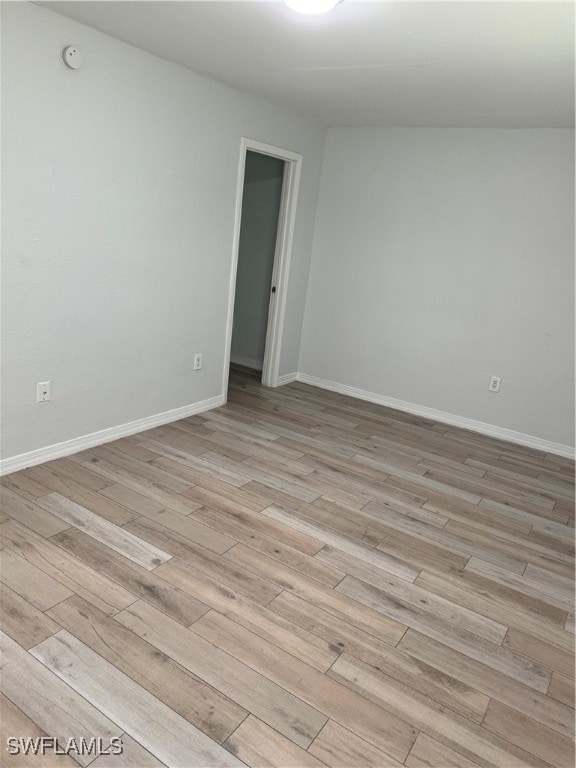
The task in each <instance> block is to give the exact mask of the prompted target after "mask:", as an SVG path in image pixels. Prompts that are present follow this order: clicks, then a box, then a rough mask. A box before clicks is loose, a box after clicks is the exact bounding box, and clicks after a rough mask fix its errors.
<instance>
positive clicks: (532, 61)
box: [40, 0, 574, 128]
mask: <svg viewBox="0 0 576 768" xmlns="http://www.w3.org/2000/svg"><path fill="white" fill-rule="evenodd" d="M40 4H41V5H44V6H47V7H49V8H51V9H52V10H55V11H57V12H58V13H61V14H63V15H65V16H69V17H71V18H73V19H77V20H78V21H81V22H83V23H85V24H88V25H89V26H92V27H95V28H96V29H99V30H101V31H102V32H106V33H107V34H109V35H113V36H114V37H117V38H118V39H120V40H124V41H125V42H128V43H131V44H132V45H135V46H138V47H139V48H143V49H144V50H147V51H150V52H152V53H155V54H157V55H158V56H162V57H163V58H165V59H169V60H170V61H174V62H177V63H179V64H182V65H183V66H185V67H188V68H190V69H192V70H194V71H195V72H198V73H200V74H203V75H206V76H208V77H211V78H213V79H214V80H218V81H220V82H222V83H226V84H227V85H230V86H233V87H234V88H239V89H241V90H243V91H247V92H248V93H251V94H254V95H256V96H259V97H261V98H264V99H266V100H267V101H269V102H272V103H274V104H277V105H279V106H281V107H284V108H287V109H289V110H292V111H293V112H297V113H298V114H300V115H303V116H307V117H310V118H312V119H313V120H315V121H317V122H319V123H321V124H323V125H339V126H403V127H406V126H424V127H434V126H436V127H444V126H453V127H501V128H540V127H553V128H560V127H572V126H573V125H574V4H573V3H571V2H554V1H553V2H550V1H548V2H514V1H511V0H508V1H506V0H500V1H499V2H488V1H486V0H476V1H475V2H474V1H473V2H466V1H465V0H457V1H452V2H436V1H435V0H432V1H430V0H429V1H425V2H418V1H415V2H411V1H409V0H403V1H400V2H398V1H396V2H384V1H383V0H376V1H374V0H373V1H372V2H365V1H364V0H344V1H343V2H342V3H341V4H340V5H338V6H337V7H336V8H335V9H334V10H333V11H331V12H330V13H328V14H326V15H323V16H303V15H301V14H297V13H295V12H294V11H291V10H290V9H289V8H287V7H286V6H285V5H284V4H283V3H282V2H281V0H264V1H262V0H252V1H251V2H244V1H243V0H235V1H234V2H226V1H222V0H212V1H204V2H190V1H187V0H178V1H176V2H172V1H171V0H161V2H154V1H147V2H138V1H137V0H136V1H131V2H118V1H116V2H91V0H81V1H80V2H76V1H75V0H71V1H70V0H67V1H66V2H45V3H40Z"/></svg>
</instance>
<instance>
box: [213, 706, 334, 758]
mask: <svg viewBox="0 0 576 768" xmlns="http://www.w3.org/2000/svg"><path fill="white" fill-rule="evenodd" d="M223 746H224V747H226V749H227V750H229V751H230V752H231V753H232V754H233V755H236V757H238V758H239V759H240V760H242V762H244V763H246V765H254V766H255V765H258V766H262V768H264V767H265V768H287V766H298V768H322V767H323V766H324V765H325V763H322V762H320V760H317V759H316V758H315V757H314V756H313V754H311V752H312V750H311V751H310V752H307V751H306V750H304V749H302V748H301V747H298V746H297V745H296V744H294V742H292V741H290V740H289V739H287V738H286V737H285V736H282V734H280V733H278V731H275V730H274V729H273V728H270V726H269V725H266V723H263V722H262V721H261V720H258V719H257V718H256V717H254V716H253V715H250V716H249V717H247V718H246V720H244V722H243V723H242V724H241V725H240V726H239V727H238V728H237V729H236V730H235V731H234V733H233V734H232V735H231V736H230V737H229V738H228V739H227V740H226V741H225V742H224V745H223Z"/></svg>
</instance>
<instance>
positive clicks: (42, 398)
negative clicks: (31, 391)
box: [36, 381, 50, 403]
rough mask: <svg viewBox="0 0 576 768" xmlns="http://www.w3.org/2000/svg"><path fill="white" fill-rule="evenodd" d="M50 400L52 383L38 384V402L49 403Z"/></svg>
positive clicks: (40, 382) (41, 382) (43, 382)
mask: <svg viewBox="0 0 576 768" xmlns="http://www.w3.org/2000/svg"><path fill="white" fill-rule="evenodd" d="M48 400H50V382H49V381H39V382H38V384H36V402H37V403H47V402H48Z"/></svg>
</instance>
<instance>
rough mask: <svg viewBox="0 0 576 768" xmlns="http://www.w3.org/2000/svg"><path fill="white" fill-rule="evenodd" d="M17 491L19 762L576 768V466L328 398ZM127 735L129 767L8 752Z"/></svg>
mask: <svg viewBox="0 0 576 768" xmlns="http://www.w3.org/2000/svg"><path fill="white" fill-rule="evenodd" d="M229 397H230V399H229V403H228V405H227V406H225V407H223V408H220V409H218V410H216V411H212V412H209V413H205V414H202V415H200V416H195V417H192V418H188V419H183V420H182V421H179V422H176V423H174V424H170V425H168V426H163V427H158V428H156V429H152V430H150V431H148V432H145V433H142V434H139V435H137V436H135V437H132V438H126V439H123V440H118V441H116V442H114V443H109V444H107V445H105V446H102V447H99V448H94V449H91V450H89V451H85V452H84V453H81V454H77V455H75V456H71V457H69V458H66V459H60V460H57V461H52V462H50V463H48V464H44V465H42V466H38V467H34V468H31V469H28V470H25V471H22V472H18V473H15V474H12V475H9V476H7V477H5V478H3V479H2V518H1V520H2V524H1V526H0V529H1V531H2V543H1V545H2V553H1V556H2V572H1V575H2V594H1V599H2V630H3V633H2V635H1V639H2V665H3V669H2V677H1V683H0V688H1V691H2V694H1V700H0V704H1V706H2V729H1V730H2V745H1V749H2V757H1V758H0V764H1V765H6V766H17V765H18V766H38V767H39V768H51V767H52V766H73V765H78V764H80V765H91V766H93V768H110V767H116V768H130V767H136V768H146V766H178V768H201V767H202V768H204V767H205V766H222V767H223V768H224V767H228V766H241V765H247V766H254V768H256V766H276V767H278V768H299V767H300V766H302V768H306V767H307V766H311V767H312V766H315V767H317V768H321V767H322V766H330V767H332V768H335V767H336V766H338V767H344V766H348V767H349V768H361V767H363V766H373V767H374V768H388V767H390V768H392V767H393V766H401V765H405V766H408V767H409V768H420V767H423V766H433V767H434V768H450V767H452V768H475V767H476V766H496V767H498V768H512V767H513V766H542V767H544V766H554V767H555V768H571V766H573V765H574V752H573V735H574V561H573V555H574V465H573V462H571V461H569V460H567V459H564V458H559V457H557V456H553V455H546V454H543V453H541V452H538V451H534V450H531V449H527V448H523V447H519V446H515V445H511V444H508V443H503V442H499V441H497V440H493V439H490V438H487V437H483V436H480V435H477V434H474V433H470V432H466V431H463V430H459V429H455V428H451V427H447V426H445V425H442V424H439V423H435V422H431V421H428V420H425V419H421V418H418V417H415V416H411V415H408V414H403V413H400V412H398V411H393V410H390V409H387V408H383V407H380V406H377V405H372V404H369V403H364V402H360V401H357V400H353V399H351V398H347V397H344V396H341V395H337V394H331V393H328V392H325V391H322V390H319V389H315V388H313V387H309V386H306V385H303V384H291V385H288V386H286V387H282V388H280V389H276V390H272V389H266V388H263V387H262V386H261V385H260V384H259V383H258V381H257V380H256V379H254V378H253V377H252V376H250V375H248V374H247V373H246V372H244V373H243V372H238V371H236V372H235V373H234V375H233V376H232V377H231V386H230V396H229ZM42 735H48V736H57V737H59V738H60V740H61V742H63V743H66V742H67V740H68V739H69V738H71V737H73V738H76V739H79V738H80V737H85V738H87V739H89V738H90V737H91V736H96V737H102V738H103V739H104V740H106V741H107V740H108V739H110V738H113V737H121V738H122V739H123V742H124V754H123V755H121V756H104V755H103V756H100V757H97V758H94V757H93V756H84V757H75V758H74V759H73V758H72V757H69V756H59V757H34V756H31V755H29V756H27V757H23V756H10V755H9V754H8V753H7V752H6V750H5V744H6V741H5V740H6V739H7V738H8V737H10V736H12V737H27V736H30V737H36V736H42Z"/></svg>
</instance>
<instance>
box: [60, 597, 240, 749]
mask: <svg viewBox="0 0 576 768" xmlns="http://www.w3.org/2000/svg"><path fill="white" fill-rule="evenodd" d="M50 616H51V617H52V618H54V619H55V620H56V621H57V622H58V623H59V625H60V627H63V628H65V629H67V630H68V631H69V632H70V633H71V634H73V635H75V636H76V637H77V638H78V639H79V640H81V641H82V642H83V643H84V644H85V645H87V646H88V647H89V648H91V649H92V650H93V651H95V652H96V653H99V654H100V656H102V658H104V659H106V660H107V661H109V662H110V663H111V664H113V665H114V666H115V667H116V668H117V669H119V670H120V671H121V672H124V673H125V674H126V675H128V676H129V677H131V678H132V679H133V680H134V681H135V682H137V683H138V684H139V685H141V686H142V687H143V688H145V689H146V690H147V691H149V692H150V693H151V694H153V695H154V696H156V698H158V699H159V700H160V701H162V702H164V704H166V705H167V706H169V707H170V708H171V709H172V710H173V711H174V712H176V713H177V714H179V715H181V716H182V717H184V718H185V719H186V720H188V722H190V723H192V724H193V725H196V726H197V727H198V728H200V729H201V730H202V731H203V732H204V733H206V734H207V735H208V736H210V738H212V739H214V741H217V742H222V741H223V740H224V739H225V738H226V737H227V736H229V735H230V734H231V733H232V731H233V730H234V729H235V728H236V727H237V726H238V725H239V724H240V723H241V722H242V720H243V719H244V718H245V717H246V716H247V714H248V712H247V711H246V710H245V709H243V708H242V707H240V706H238V705H237V704H234V702H232V701H230V699H228V698H226V697H225V696H223V695H221V694H220V693H218V691H216V690H215V689H214V688H212V687H211V686H209V685H206V684H205V683H204V682H203V681H202V680H199V679H198V678H197V677H194V676H193V675H191V674H189V673H188V672H187V671H186V670H185V669H183V668H182V667H181V666H180V665H178V664H177V663H176V662H174V661H172V659H170V657H169V656H166V654H164V653H162V652H160V651H158V650H157V649H156V648H155V647H154V646H153V645H150V643H148V642H146V641H145V640H143V639H142V638H140V637H139V636H138V635H135V634H134V633H133V632H131V631H130V630H129V629H126V628H125V627H124V626H122V625H121V624H120V623H119V622H117V621H113V620H112V619H110V618H109V617H107V616H106V615H105V614H103V613H102V612H101V611H99V610H98V609H96V608H94V606H92V605H90V604H89V603H87V602H86V601H85V600H83V599H82V598H80V597H78V596H74V597H71V598H70V599H69V600H65V601H64V602H63V603H59V605H57V606H55V607H54V608H51V609H50ZM60 627H59V628H60Z"/></svg>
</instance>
